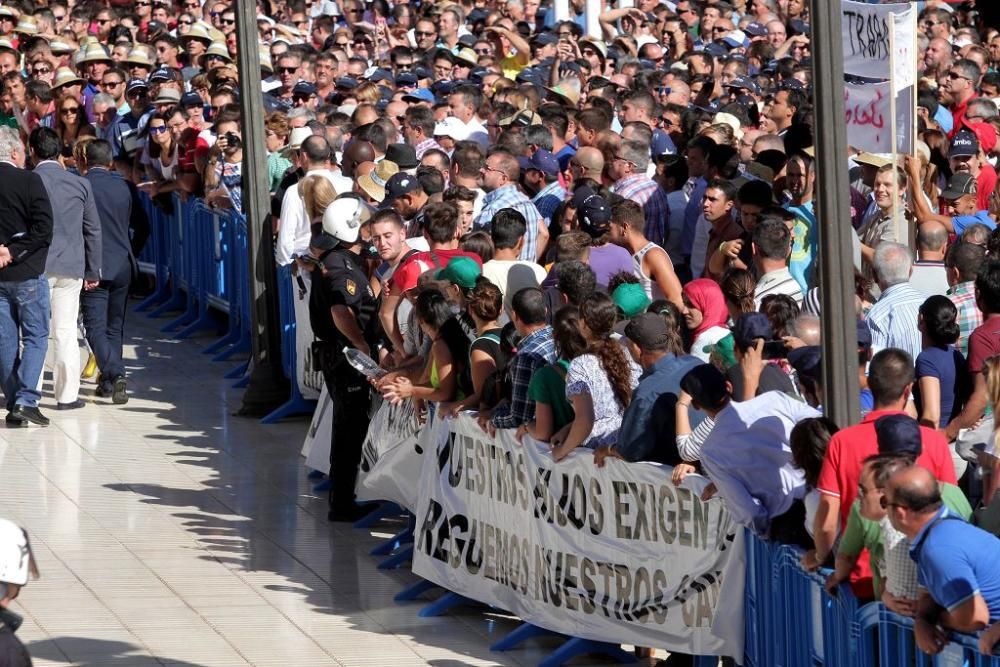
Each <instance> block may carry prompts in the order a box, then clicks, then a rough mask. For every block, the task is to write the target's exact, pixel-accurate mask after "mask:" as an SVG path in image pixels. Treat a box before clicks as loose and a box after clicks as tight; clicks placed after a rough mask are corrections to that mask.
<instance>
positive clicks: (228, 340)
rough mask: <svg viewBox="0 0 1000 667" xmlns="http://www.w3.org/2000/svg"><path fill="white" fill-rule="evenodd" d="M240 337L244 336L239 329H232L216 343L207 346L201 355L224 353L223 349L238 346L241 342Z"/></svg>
mask: <svg viewBox="0 0 1000 667" xmlns="http://www.w3.org/2000/svg"><path fill="white" fill-rule="evenodd" d="M240 336H242V334H241V333H240V331H239V329H237V328H235V327H230V330H229V333H227V334H226V335H224V336H223V337H222V338H220V339H219V340H217V341H215V342H214V343H210V344H208V345H206V346H205V348H204V349H203V350H202V351H201V353H202V354H216V353H217V352H220V351H222V349H223V348H226V347H229V346H230V345H234V344H236V343H237V342H238V341H239V340H240Z"/></svg>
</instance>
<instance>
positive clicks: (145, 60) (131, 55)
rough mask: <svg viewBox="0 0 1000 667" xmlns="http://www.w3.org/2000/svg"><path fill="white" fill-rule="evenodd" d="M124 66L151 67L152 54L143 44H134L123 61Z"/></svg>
mask: <svg viewBox="0 0 1000 667" xmlns="http://www.w3.org/2000/svg"><path fill="white" fill-rule="evenodd" d="M124 62H125V64H126V65H141V66H143V67H149V68H151V69H152V67H153V54H152V52H151V51H150V50H149V47H148V46H146V45H145V44H136V45H135V46H133V47H132V50H131V51H129V52H128V56H127V57H126V58H125V60H124Z"/></svg>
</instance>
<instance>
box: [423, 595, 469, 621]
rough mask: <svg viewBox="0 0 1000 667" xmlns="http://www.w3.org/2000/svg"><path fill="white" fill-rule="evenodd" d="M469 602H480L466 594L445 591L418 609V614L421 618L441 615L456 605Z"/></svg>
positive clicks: (460, 605) (459, 605)
mask: <svg viewBox="0 0 1000 667" xmlns="http://www.w3.org/2000/svg"><path fill="white" fill-rule="evenodd" d="M467 604H480V603H479V602H476V601H475V600H470V599H469V598H467V597H465V596H464V595H459V594H458V593H445V594H444V595H442V596H441V597H439V598H438V599H437V600H435V601H434V602H431V603H430V604H429V605H427V606H426V607H424V608H423V609H421V610H420V611H418V612H417V616H419V617H421V618H432V617H434V616H440V615H441V614H443V613H445V612H446V611H449V610H451V609H454V608H455V607H462V606H464V605H467Z"/></svg>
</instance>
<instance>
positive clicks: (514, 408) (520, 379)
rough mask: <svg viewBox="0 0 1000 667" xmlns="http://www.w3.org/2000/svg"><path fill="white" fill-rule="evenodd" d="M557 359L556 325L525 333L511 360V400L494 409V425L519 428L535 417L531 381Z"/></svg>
mask: <svg viewBox="0 0 1000 667" xmlns="http://www.w3.org/2000/svg"><path fill="white" fill-rule="evenodd" d="M555 360H556V343H555V340H554V339H553V338H552V327H549V326H546V327H543V328H541V329H539V330H538V331H533V332H531V333H530V334H528V335H527V336H525V337H524V340H522V341H521V342H520V343H519V344H518V346H517V354H516V355H515V356H514V359H513V360H512V361H511V362H510V371H509V373H510V383H511V387H512V391H511V399H510V404H509V405H501V406H499V407H498V408H497V409H496V410H494V411H493V425H494V426H496V427H497V428H517V427H518V426H520V425H521V424H527V423H528V422H530V421H531V420H532V419H534V418H535V402H534V401H532V400H531V399H529V398H528V384H529V383H530V382H531V376H532V375H534V374H535V371H537V370H538V369H539V368H541V367H542V366H544V365H545V364H551V363H554V362H555Z"/></svg>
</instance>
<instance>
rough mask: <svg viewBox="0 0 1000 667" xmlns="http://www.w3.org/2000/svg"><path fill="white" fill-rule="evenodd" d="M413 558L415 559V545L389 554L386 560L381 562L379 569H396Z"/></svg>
mask: <svg viewBox="0 0 1000 667" xmlns="http://www.w3.org/2000/svg"><path fill="white" fill-rule="evenodd" d="M412 560H413V547H412V546H409V547H406V548H405V549H402V550H400V551H398V552H397V553H394V554H393V555H391V556H389V557H388V558H386V559H385V560H384V561H382V562H381V563H379V564H378V566H377V567H378V569H379V570H395V569H396V568H398V567H402V566H403V565H405V564H406V563H409V562H410V561H412Z"/></svg>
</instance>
